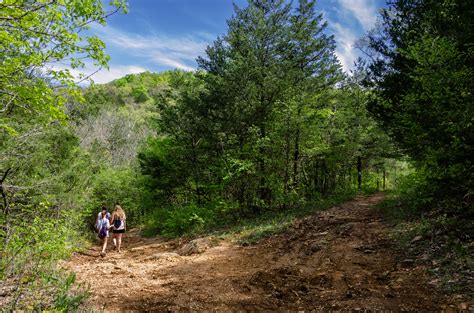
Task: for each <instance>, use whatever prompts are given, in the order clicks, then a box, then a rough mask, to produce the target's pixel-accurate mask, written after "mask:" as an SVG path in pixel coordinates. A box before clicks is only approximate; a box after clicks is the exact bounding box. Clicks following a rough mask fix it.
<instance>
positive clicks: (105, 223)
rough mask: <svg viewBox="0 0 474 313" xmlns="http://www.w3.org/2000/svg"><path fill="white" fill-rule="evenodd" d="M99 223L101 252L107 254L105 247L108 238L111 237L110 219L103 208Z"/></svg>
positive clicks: (102, 254)
mask: <svg viewBox="0 0 474 313" xmlns="http://www.w3.org/2000/svg"><path fill="white" fill-rule="evenodd" d="M97 225H98V233H99V239H100V240H102V242H101V243H102V251H101V252H100V256H101V257H104V256H105V254H106V253H105V249H106V248H107V239H108V237H109V229H110V221H109V218H108V215H107V211H106V210H105V211H104V210H102V212H100V218H99V219H98V221H97Z"/></svg>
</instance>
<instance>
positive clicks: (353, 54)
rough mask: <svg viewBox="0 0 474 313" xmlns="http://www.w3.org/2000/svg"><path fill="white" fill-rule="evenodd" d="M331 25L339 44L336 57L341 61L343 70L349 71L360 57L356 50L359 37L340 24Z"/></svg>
mask: <svg viewBox="0 0 474 313" xmlns="http://www.w3.org/2000/svg"><path fill="white" fill-rule="evenodd" d="M330 25H331V29H332V30H334V37H335V39H336V43H337V46H336V56H337V58H338V59H339V61H341V65H342V68H343V69H344V70H345V71H349V70H350V69H351V68H352V67H353V64H354V61H355V60H356V59H357V56H358V55H357V51H356V50H355V48H354V43H355V41H356V40H357V35H356V34H355V33H354V32H353V31H351V29H350V28H347V27H343V26H342V25H341V24H339V23H335V22H333V23H331V24H330Z"/></svg>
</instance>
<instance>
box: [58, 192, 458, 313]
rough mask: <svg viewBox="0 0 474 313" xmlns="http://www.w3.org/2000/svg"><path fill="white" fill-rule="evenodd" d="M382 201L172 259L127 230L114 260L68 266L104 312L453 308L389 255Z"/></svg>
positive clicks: (164, 248)
mask: <svg viewBox="0 0 474 313" xmlns="http://www.w3.org/2000/svg"><path fill="white" fill-rule="evenodd" d="M382 197H383V196H382V195H373V196H370V197H360V198H356V199H355V200H353V201H350V202H347V203H344V204H341V205H339V206H336V207H333V208H331V209H329V210H327V211H324V212H322V213H320V214H317V215H313V216H310V217H307V218H305V219H302V220H300V221H298V222H296V223H295V224H294V225H293V227H292V228H290V230H289V231H288V232H286V233H284V234H280V235H276V236H273V237H271V238H268V239H265V240H262V241H260V242H259V243H258V244H256V245H253V246H248V247H241V246H237V245H234V244H232V243H229V242H227V241H223V240H222V241H219V242H217V243H216V246H214V247H212V248H210V249H208V250H207V251H205V252H203V253H201V254H195V255H191V256H180V255H178V254H176V252H177V251H178V249H179V248H180V245H179V244H178V242H177V241H164V240H160V239H156V238H155V239H144V238H141V237H140V236H138V234H137V233H134V232H130V233H128V234H126V239H125V244H124V245H125V251H124V252H122V253H121V254H118V253H114V252H110V253H109V254H108V255H107V256H106V257H105V258H103V259H102V258H100V257H99V256H98V254H99V248H98V247H94V248H93V249H91V250H89V251H86V252H85V253H83V254H78V255H76V256H75V257H73V258H72V259H71V260H70V261H69V262H68V263H67V266H68V267H69V268H70V269H72V270H73V271H75V272H76V273H77V277H78V280H79V281H80V282H83V283H90V284H91V292H92V297H91V298H90V299H89V300H88V303H86V306H87V308H92V309H96V310H98V309H105V311H106V312H116V311H156V312H162V311H180V310H193V311H196V310H197V311H202V310H206V311H209V310H215V311H229V310H238V311H242V310H245V311H275V310H279V311H280V310H291V311H293V310H301V309H305V310H308V309H310V310H325V311H326V310H339V309H369V310H371V311H375V310H392V311H404V310H408V311H431V312H433V311H440V310H443V309H444V310H448V311H454V310H456V309H457V308H458V307H457V306H456V303H455V301H454V300H453V299H450V298H448V297H446V296H444V295H442V294H438V293H437V292H435V291H434V288H433V286H430V285H429V284H428V278H427V277H426V275H425V274H424V273H425V270H424V269H423V268H422V267H417V266H414V265H413V264H412V263H411V260H404V259H403V257H401V256H399V255H397V253H396V252H394V250H393V247H392V244H391V242H390V241H389V239H387V236H386V232H387V229H386V226H385V225H384V224H383V223H382V221H381V217H380V216H379V215H378V214H377V213H375V212H374V210H373V209H372V206H373V205H374V204H376V203H378V202H379V201H381V200H382Z"/></svg>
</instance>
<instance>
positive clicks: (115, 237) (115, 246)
mask: <svg viewBox="0 0 474 313" xmlns="http://www.w3.org/2000/svg"><path fill="white" fill-rule="evenodd" d="M112 241H113V243H114V250H115V249H116V248H117V234H115V233H114V238H112Z"/></svg>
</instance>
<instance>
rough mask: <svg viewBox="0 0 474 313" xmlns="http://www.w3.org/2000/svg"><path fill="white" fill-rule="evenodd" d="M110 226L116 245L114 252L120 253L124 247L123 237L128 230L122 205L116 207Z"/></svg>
mask: <svg viewBox="0 0 474 313" xmlns="http://www.w3.org/2000/svg"><path fill="white" fill-rule="evenodd" d="M110 224H111V225H112V232H113V234H114V235H113V239H112V241H113V243H114V250H117V252H120V251H121V250H120V247H121V245H122V235H123V234H124V233H125V230H126V229H127V225H126V217H125V212H124V211H123V209H122V207H121V206H120V205H116V206H115V208H114V211H113V212H112V216H111V218H110Z"/></svg>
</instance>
